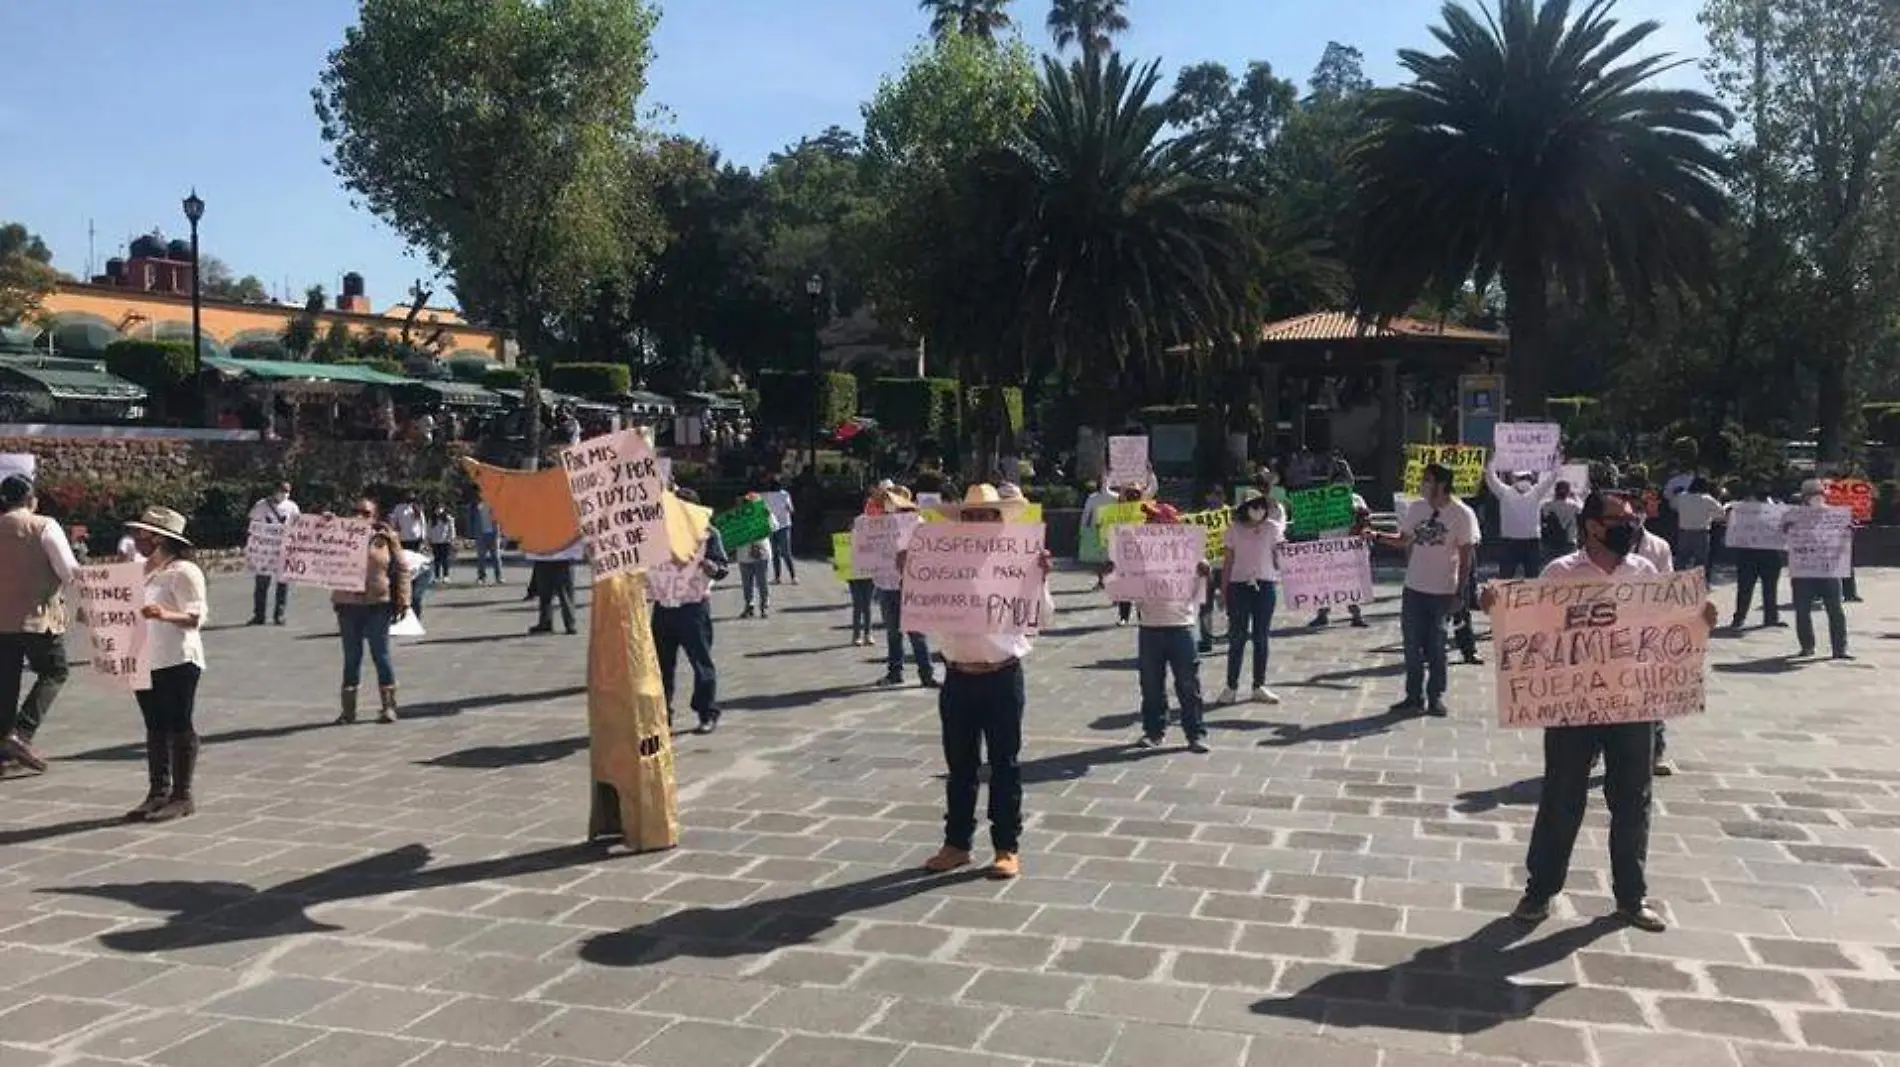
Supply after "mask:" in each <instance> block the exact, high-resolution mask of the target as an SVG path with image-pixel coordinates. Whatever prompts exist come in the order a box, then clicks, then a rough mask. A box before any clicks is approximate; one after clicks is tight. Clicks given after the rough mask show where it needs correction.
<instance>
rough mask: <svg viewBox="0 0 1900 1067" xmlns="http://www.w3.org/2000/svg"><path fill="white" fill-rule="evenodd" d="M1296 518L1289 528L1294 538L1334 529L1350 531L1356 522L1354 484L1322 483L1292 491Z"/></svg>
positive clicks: (1314, 535) (1328, 531)
mask: <svg viewBox="0 0 1900 1067" xmlns="http://www.w3.org/2000/svg"><path fill="white" fill-rule="evenodd" d="M1291 503H1292V506H1293V521H1292V525H1291V527H1290V528H1289V529H1288V530H1287V532H1288V533H1289V534H1291V535H1292V536H1294V537H1318V536H1319V535H1320V534H1323V533H1330V532H1332V531H1334V530H1349V529H1351V528H1352V524H1353V511H1352V486H1350V485H1322V486H1319V487H1318V488H1315V489H1301V490H1298V491H1296V492H1294V493H1293V494H1292V501H1291Z"/></svg>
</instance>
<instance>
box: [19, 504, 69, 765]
mask: <svg viewBox="0 0 1900 1067" xmlns="http://www.w3.org/2000/svg"><path fill="white" fill-rule="evenodd" d="M38 503H39V501H38V500H37V498H36V497H35V496H34V493H33V483H32V482H30V481H28V480H27V479H26V478H24V477H22V476H20V475H9V476H7V477H6V478H4V479H0V759H3V760H5V761H7V762H11V763H18V764H20V765H21V766H24V767H26V768H27V769H29V770H34V771H44V770H45V769H46V760H45V759H43V758H42V757H41V756H40V754H39V752H37V751H36V750H35V749H34V748H33V737H34V735H35V734H37V733H38V732H39V729H40V724H41V723H43V722H45V721H46V714H47V712H48V711H50V710H52V707H53V698H54V697H56V696H58V695H59V690H60V687H61V686H63V685H65V684H66V677H67V667H66V637H65V633H66V606H65V601H64V600H63V599H62V598H61V596H60V591H61V589H62V588H64V586H65V585H66V584H67V583H68V582H71V581H72V580H73V578H74V577H75V576H76V575H77V573H78V570H79V563H78V561H77V560H75V559H74V558H73V549H72V544H71V543H70V542H68V541H67V540H66V531H65V530H63V529H61V528H60V525H59V524H58V523H56V522H54V521H53V520H51V519H49V518H47V517H46V516H44V515H39V514H36V513H35V511H36V508H37V506H38ZM26 667H31V668H32V670H33V675H34V678H33V688H32V689H31V690H29V691H28V692H27V695H26V701H25V703H21V701H20V682H21V673H22V671H23V669H24V668H26Z"/></svg>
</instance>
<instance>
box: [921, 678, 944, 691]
mask: <svg viewBox="0 0 1900 1067" xmlns="http://www.w3.org/2000/svg"><path fill="white" fill-rule="evenodd" d="M923 684H924V688H925V689H942V688H943V683H942V682H939V681H937V679H935V678H925V679H924V683H923Z"/></svg>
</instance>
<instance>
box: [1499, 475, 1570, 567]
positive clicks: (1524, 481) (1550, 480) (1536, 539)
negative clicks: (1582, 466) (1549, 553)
mask: <svg viewBox="0 0 1900 1067" xmlns="http://www.w3.org/2000/svg"><path fill="white" fill-rule="evenodd" d="M1484 481H1485V484H1486V485H1488V486H1490V487H1491V495H1492V496H1494V497H1496V498H1497V501H1498V533H1499V534H1500V536H1502V537H1503V539H1504V546H1503V554H1502V556H1501V557H1500V559H1499V562H1498V577H1500V578H1533V577H1536V575H1537V572H1538V571H1539V570H1542V569H1543V566H1544V552H1543V545H1544V521H1543V510H1544V508H1543V505H1544V494H1545V493H1546V492H1548V491H1549V490H1550V487H1551V486H1552V485H1554V484H1556V481H1557V472H1556V471H1554V470H1552V471H1546V472H1544V474H1543V475H1542V476H1541V477H1536V476H1533V475H1532V474H1531V472H1530V471H1514V472H1512V474H1511V476H1510V478H1509V479H1508V480H1507V479H1505V478H1503V477H1501V476H1500V475H1499V473H1498V471H1497V470H1496V469H1487V470H1486V471H1485V472H1484Z"/></svg>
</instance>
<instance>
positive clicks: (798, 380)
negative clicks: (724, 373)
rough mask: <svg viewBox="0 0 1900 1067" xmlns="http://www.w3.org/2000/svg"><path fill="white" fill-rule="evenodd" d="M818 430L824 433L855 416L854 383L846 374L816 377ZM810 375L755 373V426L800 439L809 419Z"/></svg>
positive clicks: (800, 373)
mask: <svg viewBox="0 0 1900 1067" xmlns="http://www.w3.org/2000/svg"><path fill="white" fill-rule="evenodd" d="M819 383H820V384H819V390H820V392H819V396H818V429H819V432H821V433H822V432H826V431H829V430H831V429H833V428H835V427H837V426H838V425H839V424H840V423H842V422H844V421H845V420H846V419H849V418H850V417H852V416H853V415H856V414H857V413H858V380H857V379H856V378H853V377H852V376H851V375H849V374H844V373H840V372H838V371H826V372H825V373H824V374H823V375H821V376H820V377H819ZM811 413H812V377H811V372H810V371H802V370H795V371H775V370H768V371H761V372H760V373H759V410H758V415H757V418H758V421H759V424H760V425H761V426H763V427H765V428H767V429H774V430H783V431H787V432H790V433H795V434H797V435H799V436H800V438H801V439H802V438H803V436H804V434H805V433H806V432H807V430H808V429H809V427H810V424H811V417H812V414H811Z"/></svg>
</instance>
